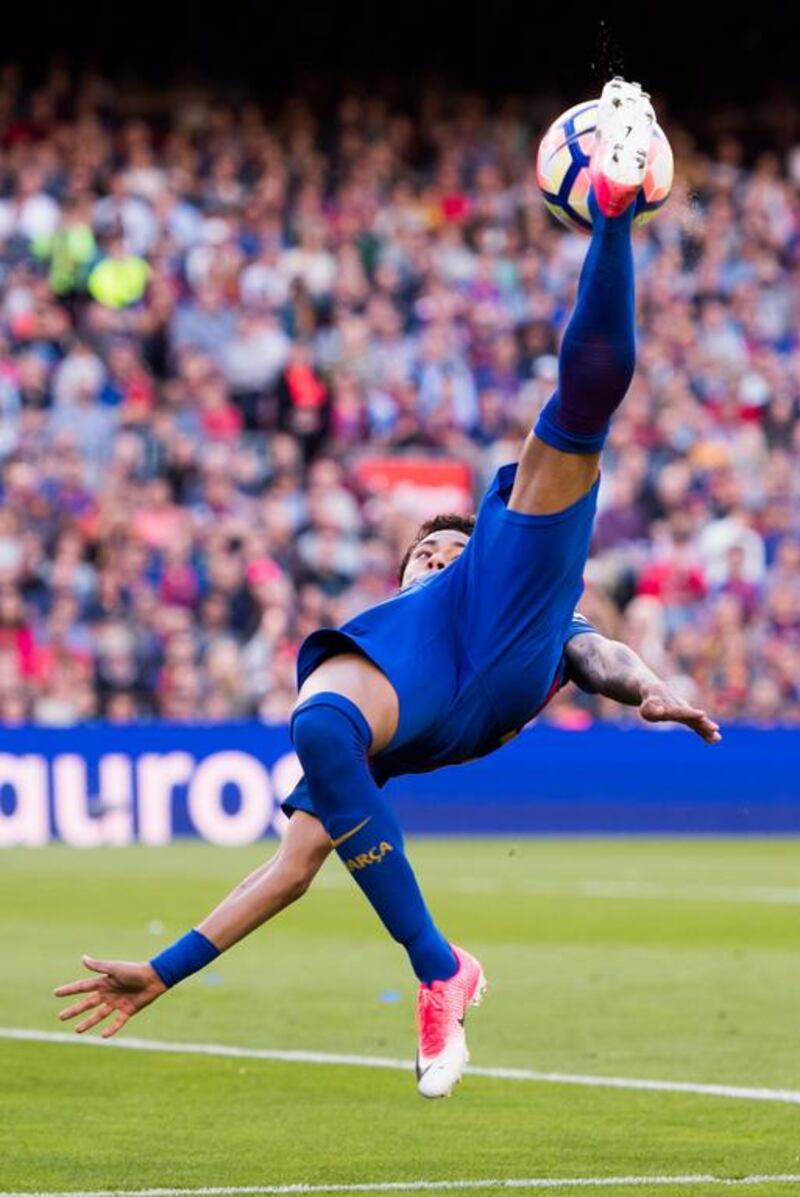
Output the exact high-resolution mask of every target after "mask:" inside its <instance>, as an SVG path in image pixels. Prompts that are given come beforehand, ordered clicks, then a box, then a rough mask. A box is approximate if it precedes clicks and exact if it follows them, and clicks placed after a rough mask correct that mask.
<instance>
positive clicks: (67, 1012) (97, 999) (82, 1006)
mask: <svg viewBox="0 0 800 1197" xmlns="http://www.w3.org/2000/svg"><path fill="white" fill-rule="evenodd" d="M102 1000H103V999H102V998H101V996H100V994H99V993H93V994H92V996H91V997H88V998H83V1000H82V1001H80V1002H73V1003H72V1005H71V1006H66V1007H65V1008H64V1009H63V1010H61V1011H60V1012H59V1015H58V1017H59V1018H60V1019H61V1021H62V1022H66V1021H67V1019H68V1018H76V1017H77V1015H78V1014H83V1012H84V1010H94V1008H95V1006H99V1005H100V1003H101V1002H102Z"/></svg>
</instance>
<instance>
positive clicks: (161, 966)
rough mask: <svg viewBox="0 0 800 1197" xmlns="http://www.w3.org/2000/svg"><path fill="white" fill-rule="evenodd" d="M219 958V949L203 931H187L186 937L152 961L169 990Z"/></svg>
mask: <svg viewBox="0 0 800 1197" xmlns="http://www.w3.org/2000/svg"><path fill="white" fill-rule="evenodd" d="M217 956H219V948H218V947H215V945H214V944H213V943H212V942H211V940H210V939H206V937H205V935H203V933H202V932H201V931H195V930H194V929H193V930H191V931H187V932H186V934H185V935H183V936H181V938H180V939H178V940H176V941H175V943H173V944H170V946H169V947H168V948H164V951H163V952H159V954H158V955H157V956H154V957H153V959H152V960H151V961H150V964H151V965H152V967H153V968H154V969H155V970H156V972H157V973H158V975H159V977H160V978H161V980H162V981H163V982H164V984H165V985H166V987H167V989H171V988H172V986H173V985H177V984H178V982H179V981H183V980H184V978H185V977H191V975H192V973H196V972H199V971H200V969H201V968H205V966H206V965H207V964H210V963H211V961H212V960H216V958H217Z"/></svg>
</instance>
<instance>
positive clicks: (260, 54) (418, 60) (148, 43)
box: [2, 0, 800, 120]
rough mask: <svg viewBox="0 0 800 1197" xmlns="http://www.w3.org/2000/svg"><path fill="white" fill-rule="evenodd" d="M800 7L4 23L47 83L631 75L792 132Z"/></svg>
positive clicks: (120, 9) (264, 11)
mask: <svg viewBox="0 0 800 1197" xmlns="http://www.w3.org/2000/svg"><path fill="white" fill-rule="evenodd" d="M791 7H792V6H790V5H769V4H767V5H763V4H760V5H754V6H752V8H751V11H750V12H749V13H747V15H745V16H742V15H741V12H740V11H739V10H738V8H737V6H733V5H729V6H717V5H693V6H689V5H681V4H677V5H676V4H669V3H666V4H664V3H659V4H651V5H647V4H635V5H634V4H626V5H621V4H612V5H603V6H596V5H591V4H575V3H563V4H559V3H553V4H547V5H543V4H537V3H533V2H528V3H523V2H522V0H493V2H492V3H490V4H487V3H484V2H482V0H466V2H463V3H453V2H452V0H406V2H405V3H402V4H381V3H375V2H372V0H357V2H356V0H347V2H346V3H331V2H330V0H303V2H298V3H291V4H288V3H280V4H275V3H270V2H269V0H261V2H259V0H229V2H228V3H223V2H221V0H216V2H214V3H212V4H208V3H201V2H196V3H188V2H187V0H180V2H179V3H174V2H173V3H170V2H166V3H157V2H156V0H143V2H141V3H134V0H120V2H119V3H117V4H114V5H107V4H102V5H100V4H96V3H58V4H56V3H47V4H44V5H41V6H38V5H37V6H34V7H32V8H27V7H25V6H16V7H15V8H13V9H11V10H10V11H7V12H5V13H4V15H3V42H4V48H3V51H2V57H5V58H7V59H11V58H13V60H14V61H15V62H16V63H19V64H20V65H23V66H24V67H25V69H26V71H27V72H31V73H33V75H34V76H35V74H36V73H37V72H39V71H41V70H43V69H45V68H46V67H47V66H48V65H49V64H50V63H51V62H52V60H53V58H54V57H62V58H63V59H65V60H66V61H67V62H68V63H70V64H73V65H76V66H87V65H96V66H99V67H101V68H102V69H104V70H107V71H109V72H110V73H112V74H113V75H114V77H115V78H116V79H118V80H123V79H129V80H133V79H135V78H137V77H138V78H141V79H142V80H143V81H146V82H148V83H151V84H152V83H158V82H164V81H166V80H178V79H187V80H188V79H198V78H203V79H210V80H214V81H216V82H218V83H219V84H220V86H221V87H224V88H225V89H226V90H227V89H229V88H233V89H236V88H237V87H240V88H242V89H245V88H246V89H247V91H248V92H249V93H250V94H253V92H255V93H257V94H260V95H261V96H262V97H263V98H265V99H270V98H276V97H279V96H282V95H285V93H286V92H287V91H288V90H294V89H298V90H302V91H303V93H304V94H305V95H313V96H315V97H317V98H318V99H319V100H320V101H323V102H324V101H325V99H327V98H331V97H332V96H333V95H334V94H335V93H336V92H339V91H341V90H343V89H346V88H347V87H350V86H353V85H364V86H368V87H370V88H377V89H378V90H381V91H383V92H387V93H389V94H391V95H394V96H396V97H397V98H398V99H401V98H402V97H403V95H404V94H407V93H408V91H409V89H417V88H418V87H419V85H420V83H422V82H426V81H435V82H444V83H452V84H454V85H458V86H465V87H475V88H479V89H480V90H481V91H482V92H484V93H485V92H489V93H494V94H499V93H509V92H517V91H518V92H531V91H536V92H542V91H545V90H547V89H552V90H554V91H558V92H559V93H561V92H564V91H566V92H569V93H570V94H580V93H581V91H582V90H583V89H585V88H586V87H587V86H588V84H589V83H592V82H598V81H604V80H605V79H606V78H607V77H608V75H609V73H613V72H615V71H617V70H625V71H627V72H628V73H629V74H630V75H632V76H633V77H637V76H638V75H641V76H646V78H647V81H648V84H649V85H650V87H651V88H652V89H653V90H657V91H659V92H663V93H665V94H667V95H668V97H669V104H670V106H672V107H673V108H674V110H675V111H676V112H678V113H680V115H682V116H686V115H691V114H692V113H695V114H697V115H698V116H700V117H701V118H702V117H703V116H705V115H706V114H707V113H708V111H709V110H710V109H712V108H714V109H718V108H719V106H720V105H724V106H731V107H733V108H735V109H737V110H738V113H739V115H740V116H741V114H742V112H744V113H747V112H750V113H753V114H755V112H756V109H757V107H758V105H759V104H762V103H764V102H772V103H774V104H781V105H783V106H784V107H785V108H786V110H787V119H788V117H789V115H790V109H791V108H792V106H793V105H795V104H796V103H797V100H798V96H800V83H799V82H798V80H799V78H800V74H799V73H798V62H797V59H798V50H797V47H798V36H799V35H800V14H798V13H797V12H794V13H792V12H791V11H790V9H791ZM719 115H720V114H719V113H717V117H718V118H719ZM797 115H798V114H797V111H795V112H794V119H795V120H796V119H797Z"/></svg>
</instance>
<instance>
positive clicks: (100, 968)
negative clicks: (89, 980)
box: [81, 954, 114, 973]
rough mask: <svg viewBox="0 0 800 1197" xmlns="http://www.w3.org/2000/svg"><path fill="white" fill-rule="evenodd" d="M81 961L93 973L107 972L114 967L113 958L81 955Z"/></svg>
mask: <svg viewBox="0 0 800 1197" xmlns="http://www.w3.org/2000/svg"><path fill="white" fill-rule="evenodd" d="M81 963H82V964H84V965H85V966H86V968H90V969H91V970H92V972H93V973H109V972H112V971H113V969H114V962H113V960H96V959H95V958H94V956H87V955H85V954H84V955H83V956H81Z"/></svg>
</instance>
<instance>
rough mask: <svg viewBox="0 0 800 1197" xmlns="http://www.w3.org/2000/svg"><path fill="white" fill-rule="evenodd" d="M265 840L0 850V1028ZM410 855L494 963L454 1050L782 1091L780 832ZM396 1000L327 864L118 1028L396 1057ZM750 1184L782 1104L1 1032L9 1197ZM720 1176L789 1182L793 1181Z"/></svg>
mask: <svg viewBox="0 0 800 1197" xmlns="http://www.w3.org/2000/svg"><path fill="white" fill-rule="evenodd" d="M263 855H264V848H263V847H256V848H249V849H246V850H223V849H218V848H212V847H208V846H205V845H201V844H196V843H186V844H178V845H175V846H173V847H169V848H163V849H146V848H140V847H135V848H129V849H114V850H105V851H103V852H94V853H93V852H80V851H76V850H74V849H66V848H62V847H53V848H47V849H41V850H19V851H18V850H14V851H6V852H4V853H2V854H0V944H2V962H3V964H2V974H3V982H4V983H3V985H2V987H0V1024H2V1025H3V1026H4V1027H25V1028H37V1029H41V1030H64V1027H63V1026H62V1025H61V1024H59V1023H58V1022H57V1021H56V1017H55V1016H56V1013H57V1010H58V1008H59V1003H58V1002H56V1001H55V1000H54V999H53V998H52V997H51V996H50V991H51V990H52V988H53V986H54V985H56V984H58V983H60V982H62V981H66V980H69V979H72V978H73V977H75V976H78V975H80V972H81V969H80V966H79V965H78V963H77V961H78V956H79V954H80V952H82V951H90V952H92V953H94V954H95V955H99V956H101V957H102V956H106V955H108V956H117V957H128V958H142V957H146V956H151V955H153V954H154V953H155V952H156V951H157V950H159V949H160V948H161V947H162V946H164V945H165V944H166V943H167V942H169V941H170V940H171V939H173V938H174V937H176V936H177V935H178V934H180V933H181V932H182V931H184V930H185V929H186V927H188V926H189V925H191V924H192V923H193V922H196V921H197V920H198V919H199V918H200V917H202V915H203V914H204V913H205V912H206V910H207V909H208V908H209V907H210V906H211V905H212V904H213V903H214V902H215V901H216V900H217V899H218V897H219V896H221V894H222V893H223V892H225V890H226V889H227V888H228V887H229V886H230V885H231V884H233V883H234V882H235V881H236V880H238V878H239V877H240V876H241V875H242V874H244V873H245V872H246V871H247V870H249V869H250V868H252V867H253V866H254V865H255V864H256V863H257V861H258V860H260V859H261V858H262V857H263ZM412 856H413V859H414V861H415V863H416V865H417V867H418V870H419V872H420V874H421V877H422V880H423V884H424V887H425V890H426V892H427V894H428V896H429V898H430V901H431V905H432V907H433V909H434V912H435V915H436V917H437V918H438V920H439V922H440V923H441V925H442V926H443V928H444V929H446V931H447V932H448V933H449V934H450V935H451V936H452V938H453V939H454V940H456V942H461V943H464V944H465V945H466V946H468V947H469V948H470V949H471V950H472V951H474V952H476V953H477V954H478V955H479V956H480V957H481V959H482V961H483V963H484V966H485V968H486V972H487V975H488V977H489V981H490V990H489V994H488V995H487V1000H486V1003H485V1005H484V1007H483V1009H481V1010H479V1011H476V1012H474V1014H473V1015H472V1016H471V1018H470V1021H469V1025H468V1031H469V1035H470V1045H471V1049H472V1057H473V1062H474V1064H475V1065H477V1066H509V1067H515V1068H528V1069H535V1070H537V1071H544V1072H558V1073H570V1074H590V1075H594V1076H605V1077H622V1078H631V1077H635V1078H647V1079H653V1080H659V1081H694V1082H702V1083H706V1084H719V1085H725V1086H759V1087H765V1088H769V1089H773V1090H776V1089H785V1090H795V1091H796V1090H800V1041H799V1036H798V1026H799V1025H800V1018H799V1015H800V1004H799V998H800V951H798V949H799V948H800V842H795V841H772V842H769V841H758V842H756V841H748V842H730V841H729V842H715V841H709V840H695V841H677V840H674V841H664V840H662V841H622V842H615V841H600V840H598V841H569V842H566V841H556V840H546V841H541V840H540V841H537V840H525V839H523V840H515V841H511V840H491V841H486V840H481V841H478V840H470V841H467V840H462V841H458V840H447V841H434V840H429V841H424V842H417V843H415V844H413V845H412ZM413 997H414V985H413V981H412V978H411V977H410V976H409V972H408V969H407V967H406V964H405V961H404V957H403V955H402V953H401V952H400V951H399V950H398V949H397V948H396V947H395V946H394V945H393V944H392V943H391V942H390V941H388V940H387V939H386V937H385V936H384V934H383V932H382V930H381V928H380V926H379V924H378V923H377V921H376V919H375V917H374V915H373V914H372V912H371V910H370V909H369V907H368V906H367V904H366V903H365V901H364V899H363V898H362V897H361V895H360V894H359V893H358V892H357V890H356V887H355V886H354V885H353V883H352V881H351V879H350V878H349V877H348V876H347V875H346V874H345V873H344V871H343V870H342V869H341V866H339V865H338V864H337V862H332V863H331V864H330V865H329V866H328V867H327V868H326V870H325V871H324V872H323V874H322V876H321V877H320V879H319V883H318V884H317V885H316V886H315V887H314V889H313V890H312V892H311V893H310V894H309V895H308V896H307V897H306V898H304V899H303V900H302V901H301V902H300V903H298V904H297V905H296V906H295V907H294V908H293V909H292V910H290V911H289V912H287V913H286V914H284V915H283V916H281V917H280V918H279V919H277V920H276V921H275V922H274V923H272V924H270V925H269V926H267V927H266V928H264V929H263V930H262V931H261V932H259V933H257V934H256V935H255V936H253V937H252V938H251V939H250V940H249V941H247V942H245V943H244V944H242V945H240V946H239V947H237V948H235V949H234V950H233V951H232V952H231V953H229V954H228V955H226V956H224V957H222V958H221V959H220V960H219V961H217V962H216V964H215V965H214V966H212V968H211V969H210V970H209V971H208V972H207V973H205V974H201V975H200V976H198V977H195V978H193V979H192V980H190V981H188V982H186V983H185V984H184V985H182V986H181V987H180V989H179V990H176V991H175V992H174V993H172V994H169V995H167V996H166V997H165V998H163V999H162V1000H161V1001H160V1002H158V1003H157V1004H156V1005H155V1006H154V1007H152V1008H151V1009H150V1010H148V1011H146V1012H145V1013H144V1014H142V1015H139V1016H138V1017H137V1018H136V1019H134V1020H133V1021H132V1023H130V1024H129V1027H128V1029H127V1033H128V1035H129V1036H139V1037H143V1038H148V1039H160V1040H172V1041H191V1042H195V1043H201V1042H202V1043H214V1044H238V1045H243V1046H247V1047H251V1048H252V1047H256V1048H280V1049H305V1050H308V1051H314V1052H321V1053H331V1052H334V1053H347V1054H350V1055H352V1054H357V1055H362V1056H392V1057H403V1058H410V1057H411V1056H412V1055H413V1051H414V1039H413ZM757 1174H767V1175H771V1176H774V1175H778V1174H800V1105H798V1104H791V1103H790V1102H781V1101H756V1100H741V1099H734V1098H726V1097H720V1096H708V1095H698V1094H691V1093H680V1092H677V1093H676V1092H665V1091H659V1090H656V1091H649V1092H641V1091H629V1090H626V1089H611V1088H592V1087H588V1086H583V1085H567V1084H555V1083H542V1082H538V1081H508V1080H500V1079H492V1078H486V1077H480V1076H467V1078H466V1079H465V1081H464V1083H463V1084H462V1085H461V1086H460V1087H459V1089H458V1090H457V1091H456V1094H455V1096H454V1098H453V1099H452V1100H450V1101H442V1102H429V1103H426V1102H424V1101H423V1100H422V1099H421V1098H419V1097H418V1096H417V1094H416V1092H415V1088H414V1083H413V1077H412V1076H411V1075H410V1074H408V1073H404V1072H401V1071H391V1070H385V1071H378V1070H374V1069H370V1068H364V1067H357V1066H330V1065H323V1064H312V1063H288V1062H273V1061H265V1060H255V1059H228V1058H217V1057H203V1056H196V1055H195V1056H192V1055H158V1054H151V1053H143V1052H138V1051H117V1050H112V1049H107V1050H106V1049H103V1050H99V1049H97V1050H91V1049H89V1048H86V1047H84V1046H81V1045H76V1046H71V1045H70V1046H65V1045H62V1044H57V1043H44V1042H41V1043H40V1042H14V1041H9V1040H4V1039H2V1038H0V1192H3V1193H5V1192H10V1191H25V1192H37V1191H38V1192H54V1191H59V1192H61V1191H74V1190H88V1191H97V1190H111V1191H115V1192H116V1191H120V1190H130V1189H146V1188H155V1187H179V1188H187V1189H199V1188H203V1187H216V1186H247V1185H254V1186H271V1185H281V1184H287V1185H290V1184H308V1185H326V1184H330V1185H343V1186H349V1185H356V1184H362V1185H365V1184H376V1185H379V1184H386V1183H388V1182H400V1183H401V1184H406V1183H408V1184H409V1185H410V1184H412V1183H413V1182H417V1181H421V1180H426V1181H437V1180H440V1181H446V1182H453V1181H457V1180H465V1181H475V1180H481V1179H494V1180H506V1179H511V1178H537V1177H539V1178H568V1177H583V1178H590V1179H592V1178H603V1177H625V1176H627V1177H637V1176H638V1177H653V1178H666V1177H679V1176H681V1177H687V1176H695V1175H711V1176H720V1177H728V1178H735V1177H742V1176H753V1175H757ZM345 1191H346V1190H345ZM390 1191H392V1192H393V1193H396V1194H401V1195H402V1194H403V1193H404V1192H405V1193H411V1192H413V1191H414V1190H413V1189H411V1188H409V1189H404V1188H402V1187H398V1188H394V1189H392V1190H390ZM444 1191H448V1190H444ZM451 1191H452V1190H451ZM469 1191H470V1192H475V1193H479V1194H480V1193H484V1192H485V1193H489V1192H492V1191H495V1190H493V1189H490V1188H488V1187H487V1188H484V1189H477V1188H476V1189H470V1190H469ZM515 1191H518V1192H519V1191H525V1190H523V1189H516V1190H515ZM531 1191H533V1190H531ZM558 1191H562V1190H558ZM563 1191H564V1192H567V1193H570V1192H573V1191H577V1190H572V1189H564V1190H563ZM592 1191H596V1192H599V1193H606V1194H612V1195H613V1194H620V1195H621V1194H623V1193H628V1194H631V1193H642V1194H645V1193H662V1194H675V1195H676V1197H677V1195H678V1194H680V1195H681V1197H696V1195H699V1194H702V1195H703V1197H705V1195H706V1194H707V1195H708V1197H711V1194H714V1193H724V1192H728V1191H729V1190H728V1189H727V1188H726V1187H724V1186H720V1185H714V1184H711V1183H709V1182H704V1181H695V1182H691V1181H686V1182H684V1183H681V1184H678V1183H674V1184H673V1183H663V1182H662V1183H660V1184H659V1185H658V1187H657V1188H656V1187H655V1186H654V1185H653V1184H648V1183H642V1184H631V1185H630V1186H627V1187H624V1188H622V1187H618V1186H610V1187H607V1188H596V1189H592V1188H589V1189H587V1192H592ZM733 1191H735V1192H747V1193H749V1192H752V1193H753V1194H755V1195H756V1197H773V1194H774V1195H777V1194H782V1195H783V1197H786V1195H787V1194H789V1193H791V1194H793V1195H794V1197H796V1195H797V1194H798V1193H800V1183H796V1184H795V1183H790V1182H784V1183H780V1184H779V1183H778V1182H764V1183H759V1184H758V1185H754V1186H753V1187H752V1188H751V1187H749V1186H747V1187H742V1188H741V1189H739V1188H737V1189H735V1190H733Z"/></svg>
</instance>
